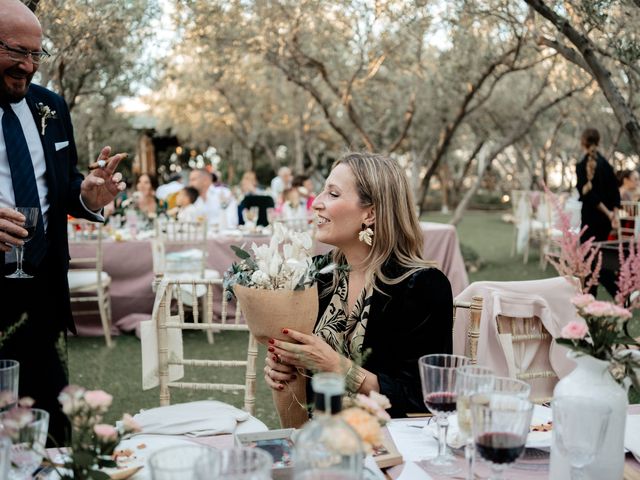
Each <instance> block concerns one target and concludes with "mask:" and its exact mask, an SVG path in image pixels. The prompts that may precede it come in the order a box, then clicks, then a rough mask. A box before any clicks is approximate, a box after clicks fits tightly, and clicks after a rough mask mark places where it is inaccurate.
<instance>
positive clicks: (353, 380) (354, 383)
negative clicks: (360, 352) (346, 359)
mask: <svg viewBox="0 0 640 480" xmlns="http://www.w3.org/2000/svg"><path fill="white" fill-rule="evenodd" d="M366 378H367V371H366V370H365V369H364V368H362V367H360V366H358V365H356V364H355V363H354V362H351V366H350V367H349V370H347V374H346V375H345V379H344V386H345V389H346V390H347V392H349V393H358V390H360V387H361V386H362V384H363V383H364V381H365V379H366Z"/></svg>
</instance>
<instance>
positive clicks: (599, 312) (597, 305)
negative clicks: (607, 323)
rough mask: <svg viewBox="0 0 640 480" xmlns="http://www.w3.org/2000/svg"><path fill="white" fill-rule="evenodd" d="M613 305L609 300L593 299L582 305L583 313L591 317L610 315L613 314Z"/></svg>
mask: <svg viewBox="0 0 640 480" xmlns="http://www.w3.org/2000/svg"><path fill="white" fill-rule="evenodd" d="M611 307H613V305H612V304H611V303H609V302H602V301H600V300H595V301H593V302H591V303H590V304H589V305H587V306H585V307H584V309H583V310H584V313H585V314H587V315H590V316H592V317H611V316H612V315H613V309H612V308H611Z"/></svg>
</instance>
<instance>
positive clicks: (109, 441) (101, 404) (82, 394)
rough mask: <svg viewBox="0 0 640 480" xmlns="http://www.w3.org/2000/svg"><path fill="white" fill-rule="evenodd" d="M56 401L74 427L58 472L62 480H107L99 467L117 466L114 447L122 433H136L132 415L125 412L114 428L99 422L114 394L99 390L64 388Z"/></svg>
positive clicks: (106, 476)
mask: <svg viewBox="0 0 640 480" xmlns="http://www.w3.org/2000/svg"><path fill="white" fill-rule="evenodd" d="M58 400H59V401H60V403H61V404H62V411H63V412H64V413H65V414H66V415H67V417H68V418H69V420H70V422H71V428H72V430H73V435H72V442H71V448H70V451H69V453H68V454H66V455H64V457H63V458H64V461H63V463H62V464H61V465H56V467H61V469H60V471H59V472H58V473H59V475H60V478H62V479H74V480H85V479H92V480H98V479H105V480H106V479H109V478H111V477H110V476H109V475H108V474H107V473H105V472H104V471H103V470H101V469H105V468H117V467H118V465H117V463H116V459H115V458H114V449H115V448H116V446H117V445H118V443H120V440H121V439H122V437H123V436H124V435H125V434H128V433H133V432H139V431H140V426H139V425H138V424H137V423H136V422H135V420H133V418H132V417H131V415H129V414H124V415H123V417H122V420H121V422H119V425H118V426H117V427H114V426H112V425H108V424H105V423H102V419H103V416H104V414H105V413H106V412H107V410H108V409H109V407H110V406H111V402H112V400H113V397H112V396H111V395H109V394H108V393H106V392H104V391H102V390H85V389H84V388H82V387H79V386H76V385H69V386H67V387H65V388H64V389H63V390H62V392H61V393H60V395H59V396H58Z"/></svg>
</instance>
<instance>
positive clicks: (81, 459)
mask: <svg viewBox="0 0 640 480" xmlns="http://www.w3.org/2000/svg"><path fill="white" fill-rule="evenodd" d="M94 461H95V459H94V457H93V455H92V454H91V453H90V452H87V451H85V450H80V451H76V452H73V463H74V464H75V465H77V466H78V467H83V468H89V467H91V466H92V465H93V463H94Z"/></svg>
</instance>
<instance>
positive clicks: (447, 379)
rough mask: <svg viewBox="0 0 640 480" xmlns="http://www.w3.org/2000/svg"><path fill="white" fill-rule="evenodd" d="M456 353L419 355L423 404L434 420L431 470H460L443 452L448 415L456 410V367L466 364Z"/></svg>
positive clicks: (464, 358)
mask: <svg viewBox="0 0 640 480" xmlns="http://www.w3.org/2000/svg"><path fill="white" fill-rule="evenodd" d="M470 361H471V360H470V359H469V358H467V357H462V356H459V355H448V354H434V355H425V356H424V357H420V359H419V360H418V365H419V366H420V379H421V380H422V396H423V398H424V403H425V405H426V406H427V408H428V409H429V411H430V412H431V413H433V414H434V415H435V416H436V420H437V422H438V456H437V457H435V458H433V459H431V460H430V461H429V463H430V465H431V467H432V468H433V470H434V472H435V473H438V474H440V475H454V474H456V473H460V471H461V469H460V467H459V466H458V465H457V464H456V463H455V460H454V458H453V455H451V454H450V453H447V430H448V428H449V420H448V417H449V415H451V414H452V413H455V411H456V369H457V368H458V367H462V366H464V365H468V364H469V363H470Z"/></svg>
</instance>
